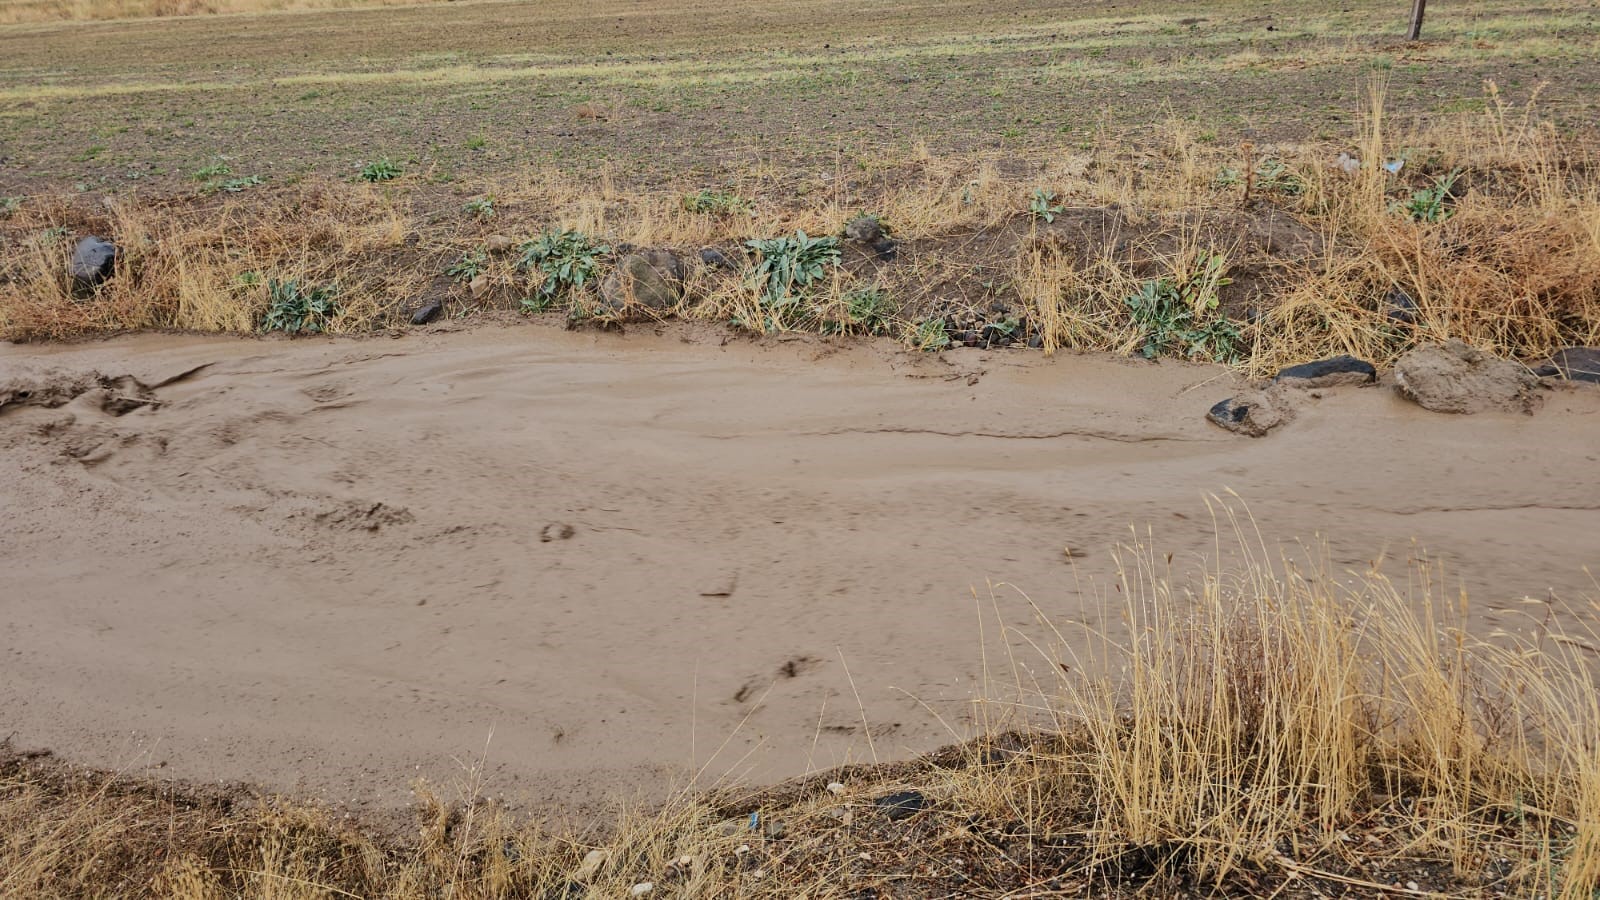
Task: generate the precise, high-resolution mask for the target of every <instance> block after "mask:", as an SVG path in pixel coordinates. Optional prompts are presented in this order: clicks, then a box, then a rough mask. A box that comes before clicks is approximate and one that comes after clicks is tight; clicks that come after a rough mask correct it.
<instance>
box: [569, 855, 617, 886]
mask: <svg viewBox="0 0 1600 900" xmlns="http://www.w3.org/2000/svg"><path fill="white" fill-rule="evenodd" d="M610 859H611V854H610V853H609V852H607V851H605V850H590V851H589V852H588V853H586V854H584V857H583V864H582V865H580V866H578V871H576V872H573V873H572V878H573V880H574V881H588V880H589V879H591V878H593V877H594V876H596V875H598V874H600V870H601V869H603V868H605V865H606V862H607V861H609V860H610Z"/></svg>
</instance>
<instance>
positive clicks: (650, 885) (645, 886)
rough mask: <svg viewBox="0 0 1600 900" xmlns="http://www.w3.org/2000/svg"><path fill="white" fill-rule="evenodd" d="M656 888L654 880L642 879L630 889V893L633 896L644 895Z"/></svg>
mask: <svg viewBox="0 0 1600 900" xmlns="http://www.w3.org/2000/svg"><path fill="white" fill-rule="evenodd" d="M655 889H656V886H655V883H654V882H649V881H641V882H639V883H638V884H636V885H634V886H633V887H632V888H630V889H629V890H628V895H629V896H631V897H643V896H644V895H646V894H648V893H650V892H651V891H653V890H655Z"/></svg>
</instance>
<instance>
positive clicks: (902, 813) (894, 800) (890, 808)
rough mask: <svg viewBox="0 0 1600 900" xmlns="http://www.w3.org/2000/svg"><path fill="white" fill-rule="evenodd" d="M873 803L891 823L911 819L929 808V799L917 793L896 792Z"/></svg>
mask: <svg viewBox="0 0 1600 900" xmlns="http://www.w3.org/2000/svg"><path fill="white" fill-rule="evenodd" d="M872 802H873V804H874V805H876V806H877V807H878V808H879V809H881V810H883V812H884V815H887V816H888V817H889V821H891V822H898V821H900V820H901V819H909V818H911V817H912V816H914V815H916V814H917V813H919V812H922V811H923V810H924V809H926V808H927V807H928V798H926V797H924V796H922V794H920V793H918V792H917V791H896V792H894V793H893V794H885V795H884V796H882V797H879V798H878V799H876V800H874V801H872Z"/></svg>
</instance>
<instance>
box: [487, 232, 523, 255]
mask: <svg viewBox="0 0 1600 900" xmlns="http://www.w3.org/2000/svg"><path fill="white" fill-rule="evenodd" d="M483 246H484V249H486V250H488V251H489V252H490V253H507V252H509V251H510V250H511V248H512V247H515V246H516V242H515V241H513V240H511V238H508V237H506V236H505V235H503V234H491V235H489V239H488V240H486V241H484V242H483Z"/></svg>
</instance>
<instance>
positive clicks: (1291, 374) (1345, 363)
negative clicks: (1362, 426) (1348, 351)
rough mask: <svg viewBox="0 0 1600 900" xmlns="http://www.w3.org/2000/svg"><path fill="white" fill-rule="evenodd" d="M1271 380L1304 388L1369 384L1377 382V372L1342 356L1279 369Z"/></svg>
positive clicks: (1353, 359)
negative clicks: (1276, 375)
mask: <svg viewBox="0 0 1600 900" xmlns="http://www.w3.org/2000/svg"><path fill="white" fill-rule="evenodd" d="M1273 380H1274V381H1277V382H1280V383H1282V384H1286V385H1289V386H1290V387H1305V388H1322V387H1337V386H1339V385H1345V384H1371V383H1372V382H1374V381H1377V380H1378V370H1377V369H1376V368H1374V367H1373V365H1372V363H1369V362H1367V361H1366V360H1361V359H1356V358H1355V357H1354V356H1349V355H1344V356H1334V357H1330V358H1328V359H1319V360H1317V361H1316V362H1308V363H1301V364H1300V365H1298V366H1289V367H1288V368H1286V369H1280V370H1279V371H1278V377H1276V378H1274V379H1273Z"/></svg>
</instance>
